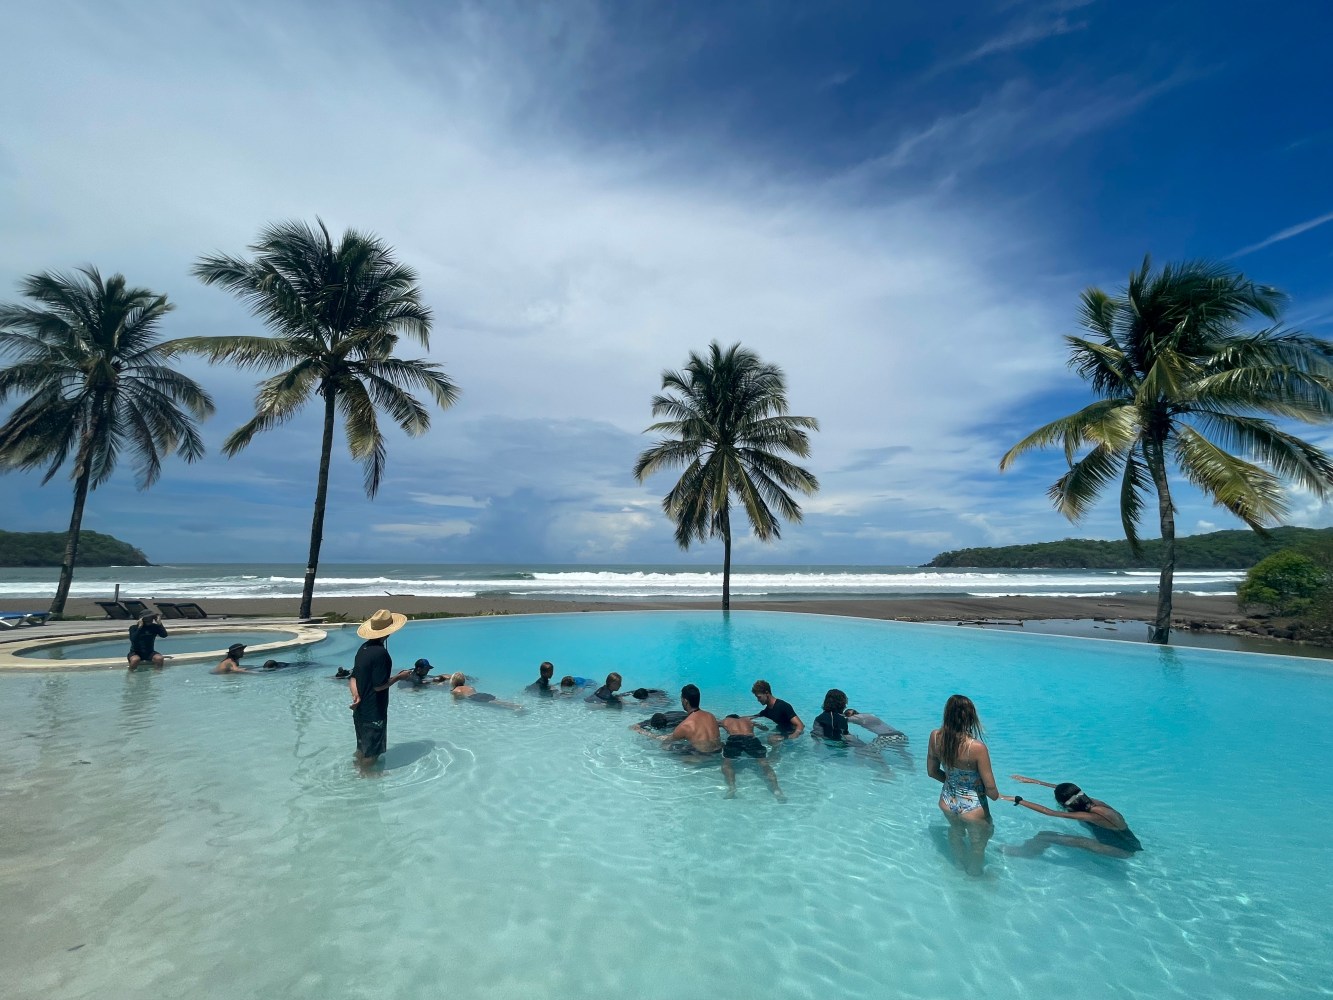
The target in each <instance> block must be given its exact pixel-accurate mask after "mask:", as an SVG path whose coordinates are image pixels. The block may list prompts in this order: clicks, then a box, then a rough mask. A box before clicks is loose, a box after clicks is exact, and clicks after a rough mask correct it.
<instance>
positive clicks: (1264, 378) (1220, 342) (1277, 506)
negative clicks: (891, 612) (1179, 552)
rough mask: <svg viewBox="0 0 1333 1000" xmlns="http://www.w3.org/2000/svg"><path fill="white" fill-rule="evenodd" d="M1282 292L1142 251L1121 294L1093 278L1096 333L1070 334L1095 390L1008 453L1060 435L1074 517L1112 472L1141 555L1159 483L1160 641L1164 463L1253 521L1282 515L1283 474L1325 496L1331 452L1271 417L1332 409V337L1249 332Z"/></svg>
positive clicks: (1167, 505)
mask: <svg viewBox="0 0 1333 1000" xmlns="http://www.w3.org/2000/svg"><path fill="white" fill-rule="evenodd" d="M1283 299H1284V296H1283V295H1282V294H1281V293H1280V292H1278V291H1277V290H1276V289H1273V288H1270V287H1268V286H1266V285H1258V284H1255V283H1254V282H1253V281H1250V280H1249V279H1247V278H1246V277H1245V276H1244V275H1242V274H1240V273H1239V272H1238V271H1235V270H1233V269H1232V268H1230V267H1228V266H1226V265H1224V264H1218V263H1210V262H1206V261H1203V262H1199V261H1196V262H1188V263H1184V264H1168V265H1166V266H1164V267H1162V268H1161V269H1159V270H1156V271H1154V270H1153V269H1152V266H1151V261H1150V260H1149V259H1148V258H1144V261H1143V266H1142V267H1141V268H1139V270H1138V271H1136V272H1134V273H1133V274H1131V275H1130V278H1129V284H1128V285H1127V287H1126V288H1125V290H1124V291H1123V293H1121V294H1119V295H1117V296H1114V297H1113V296H1111V295H1108V294H1106V293H1105V292H1103V291H1100V290H1098V289H1095V288H1093V289H1088V290H1087V291H1085V292H1084V293H1083V296H1082V310H1081V321H1082V325H1083V327H1084V328H1085V329H1086V330H1087V331H1088V333H1089V334H1090V336H1089V337H1073V336H1071V337H1066V338H1065V340H1066V341H1067V343H1068V344H1069V350H1070V356H1069V365H1070V367H1071V368H1073V369H1074V370H1075V371H1076V372H1078V374H1079V375H1080V376H1081V377H1082V378H1083V379H1085V380H1086V381H1087V382H1088V383H1089V384H1090V385H1091V387H1092V390H1093V393H1094V394H1095V395H1096V396H1097V397H1098V398H1097V401H1096V402H1094V403H1091V404H1089V405H1088V406H1086V407H1084V408H1083V409H1081V410H1079V411H1078V412H1077V413H1073V414H1070V415H1069V416H1067V417H1061V418H1060V419H1059V420H1055V421H1052V422H1051V423H1049V424H1046V425H1045V426H1044V427H1039V428H1038V429H1037V430H1035V431H1033V432H1032V433H1031V434H1029V435H1028V436H1027V437H1025V438H1024V439H1023V440H1022V441H1019V442H1018V444H1016V445H1014V446H1013V448H1011V449H1009V451H1008V453H1006V454H1005V456H1004V458H1003V459H1002V460H1001V461H1000V468H1001V470H1004V469H1008V468H1009V467H1010V466H1011V465H1013V463H1014V461H1015V459H1017V458H1018V456H1019V455H1021V454H1023V453H1024V452H1026V451H1029V450H1031V449H1034V448H1045V447H1050V446H1054V445H1060V446H1062V447H1063V448H1064V452H1065V459H1066V461H1067V462H1068V463H1069V471H1068V472H1066V473H1065V474H1064V475H1063V476H1061V477H1060V478H1059V479H1058V480H1056V482H1055V484H1054V485H1052V486H1051V488H1050V489H1049V490H1048V491H1047V495H1048V496H1049V497H1050V498H1051V501H1052V503H1054V505H1055V507H1056V509H1057V510H1059V511H1060V512H1061V513H1062V514H1064V515H1065V516H1066V517H1068V518H1069V519H1070V520H1073V521H1076V520H1078V519H1079V518H1081V517H1082V516H1083V515H1084V514H1086V513H1087V511H1088V510H1089V508H1090V507H1091V506H1092V504H1093V503H1094V502H1095V501H1096V499H1097V497H1098V496H1099V495H1100V494H1101V492H1102V490H1103V489H1105V488H1106V487H1107V486H1108V485H1109V484H1110V483H1111V482H1112V481H1114V480H1117V479H1118V480H1119V482H1120V519H1121V523H1122V525H1123V526H1124V530H1125V537H1126V539H1128V541H1129V544H1130V547H1131V548H1132V549H1133V550H1134V551H1135V552H1136V553H1137V552H1140V551H1141V547H1140V544H1139V537H1138V522H1139V518H1140V516H1141V515H1142V513H1143V509H1144V506H1145V503H1146V499H1147V497H1148V495H1149V493H1150V491H1151V492H1152V493H1155V494H1156V496H1157V513H1158V519H1159V521H1160V524H1161V531H1162V542H1163V545H1162V550H1163V555H1162V573H1161V579H1160V584H1159V587H1158V596H1157V616H1156V619H1155V620H1154V622H1153V626H1152V630H1151V639H1152V641H1153V642H1158V643H1165V642H1168V641H1169V639H1170V632H1171V596H1172V595H1171V591H1172V583H1173V578H1174V575H1175V563H1176V544H1175V543H1176V525H1175V506H1174V504H1173V502H1172V499H1171V486H1170V482H1169V480H1168V478H1167V466H1168V464H1174V465H1175V466H1176V468H1177V469H1179V471H1180V473H1181V474H1182V475H1183V476H1184V477H1185V478H1186V479H1187V480H1189V481H1190V482H1191V483H1193V484H1194V485H1195V486H1196V487H1198V488H1199V489H1200V490H1201V491H1202V492H1203V493H1204V495H1206V496H1208V497H1209V498H1211V499H1212V500H1213V502H1214V503H1216V504H1218V505H1219V506H1221V507H1224V508H1226V509H1227V510H1229V511H1230V512H1231V513H1233V514H1235V515H1236V517H1238V518H1240V519H1241V520H1242V521H1244V522H1245V523H1246V524H1248V525H1249V526H1250V527H1251V528H1253V529H1255V530H1257V531H1262V530H1263V528H1264V527H1265V526H1267V525H1270V524H1272V523H1274V522H1276V521H1277V520H1278V519H1280V518H1281V517H1282V516H1283V515H1285V514H1286V512H1287V506H1286V502H1285V500H1284V499H1283V493H1282V483H1283V480H1291V481H1294V482H1295V483H1297V484H1299V485H1300V486H1301V487H1303V488H1305V489H1307V490H1309V491H1310V492H1312V493H1314V494H1315V495H1317V496H1320V497H1324V496H1327V495H1328V492H1329V490H1330V487H1333V463H1331V462H1330V460H1329V457H1328V455H1326V454H1325V453H1324V452H1323V451H1321V450H1319V449H1318V448H1316V447H1315V446H1314V445H1312V444H1309V443H1308V442H1306V441H1303V440H1301V439H1300V438H1298V437H1294V436H1293V435H1291V434H1289V433H1287V432H1286V431H1284V430H1283V429H1282V428H1281V427H1279V426H1278V424H1277V423H1275V422H1274V421H1273V420H1271V419H1267V417H1276V418H1279V419H1286V420H1300V421H1304V422H1306V423H1311V424H1314V423H1324V422H1327V421H1328V420H1329V419H1330V416H1333V345H1330V344H1329V343H1328V342H1326V341H1323V340H1320V339H1318V338H1316V337H1311V336H1309V335H1307V334H1303V333H1299V332H1294V331H1289V330H1284V329H1282V328H1280V327H1278V326H1270V327H1267V328H1265V329H1261V330H1259V331H1257V332H1245V331H1244V330H1242V329H1241V324H1242V323H1244V322H1246V321H1250V320H1253V319H1255V318H1260V319H1262V320H1267V321H1269V322H1276V320H1277V318H1278V315H1279V312H1280V306H1281V303H1282V301H1283ZM1083 448H1087V449H1088V451H1087V453H1086V454H1085V455H1083V456H1082V457H1081V458H1078V459H1077V460H1075V456H1076V455H1077V454H1078V452H1079V451H1080V450H1081V449H1083ZM1242 455H1244V456H1247V457H1242ZM1250 459H1253V461H1251V460H1250ZM1256 462H1258V463H1262V465H1259V464H1255V463H1256Z"/></svg>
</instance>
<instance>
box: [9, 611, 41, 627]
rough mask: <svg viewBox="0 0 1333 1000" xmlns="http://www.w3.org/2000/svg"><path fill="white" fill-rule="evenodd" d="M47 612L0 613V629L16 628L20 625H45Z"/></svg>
mask: <svg viewBox="0 0 1333 1000" xmlns="http://www.w3.org/2000/svg"><path fill="white" fill-rule="evenodd" d="M50 617H51V613H50V612H49V611H0V627H3V628H18V627H19V626H20V625H45V624H46V622H47V619H49V618H50Z"/></svg>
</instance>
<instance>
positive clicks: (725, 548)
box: [719, 509, 731, 611]
mask: <svg viewBox="0 0 1333 1000" xmlns="http://www.w3.org/2000/svg"><path fill="white" fill-rule="evenodd" d="M719 520H720V521H721V522H722V610H723V611H730V610H731V517H730V514H729V513H728V511H726V510H725V509H724V510H723V511H722V517H721V518H720V519H719Z"/></svg>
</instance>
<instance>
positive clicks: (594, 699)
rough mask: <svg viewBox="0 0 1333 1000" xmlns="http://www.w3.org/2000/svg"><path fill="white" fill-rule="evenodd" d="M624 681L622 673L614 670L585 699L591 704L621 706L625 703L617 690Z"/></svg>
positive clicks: (609, 706)
mask: <svg viewBox="0 0 1333 1000" xmlns="http://www.w3.org/2000/svg"><path fill="white" fill-rule="evenodd" d="M561 683H563V682H561ZM622 683H624V682H623V681H622V680H621V677H620V675H619V674H618V673H615V672H614V671H612V672H611V673H609V674H607V675H606V683H605V684H603V685H602V686H601V687H599V688H598V689H597V690H596V691H594V692H593V693H592V694H590V695H588V697H586V698H584V699H583V700H584V701H586V702H587V703H588V704H589V705H605V706H606V707H607V708H620V707H622V706H623V705H624V704H625V703H624V701H622V700H621V696H620V695H618V694H616V692H617V691H619V690H620V685H621V684H622Z"/></svg>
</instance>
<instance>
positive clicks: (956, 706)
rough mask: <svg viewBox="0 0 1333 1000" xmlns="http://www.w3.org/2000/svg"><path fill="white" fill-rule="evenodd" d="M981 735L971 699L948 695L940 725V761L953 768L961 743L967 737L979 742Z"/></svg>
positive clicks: (979, 720)
mask: <svg viewBox="0 0 1333 1000" xmlns="http://www.w3.org/2000/svg"><path fill="white" fill-rule="evenodd" d="M981 735H982V734H981V717H980V716H978V715H977V706H976V705H974V704H972V699H971V698H969V697H968V696H967V695H965V694H953V695H950V696H949V700H948V701H946V702H945V703H944V720H943V722H942V723H941V725H940V747H939V754H940V760H941V761H942V762H943V763H944V764H946V765H948V766H949V767H953V766H954V765H955V764H956V763H957V761H958V751H959V749H961V748H962V745H963V741H964V740H966V739H968V738H969V737H970V738H971V739H974V740H979V739H981Z"/></svg>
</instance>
